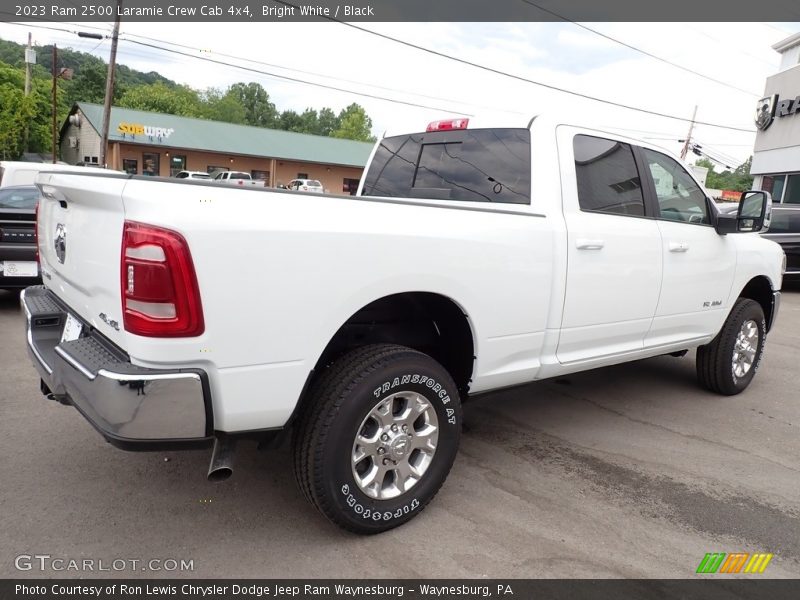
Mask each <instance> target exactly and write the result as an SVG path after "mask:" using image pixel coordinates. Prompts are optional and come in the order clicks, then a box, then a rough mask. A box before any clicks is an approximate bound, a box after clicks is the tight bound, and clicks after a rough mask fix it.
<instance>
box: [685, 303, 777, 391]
mask: <svg viewBox="0 0 800 600" xmlns="http://www.w3.org/2000/svg"><path fill="white" fill-rule="evenodd" d="M749 321H752V322H754V323H755V325H756V327H757V330H758V340H757V347H756V350H755V355H754V357H753V362H752V366H751V367H750V368H749V370H748V371H747V372H746V373H744V375H740V376H738V377H737V374H736V373H735V370H734V365H733V359H734V352H735V350H736V342H737V337H738V335H739V332H740V331H741V330H742V327H743V326H744V324H745V323H747V322H749ZM766 335H767V324H766V321H765V319H764V311H763V310H762V308H761V305H760V304H759V303H758V302H755V301H754V300H750V299H748V298H739V299H738V300H737V301H736V303H735V304H734V305H733V309H732V310H731V312H730V314H729V315H728V318H727V319H726V320H725V323H724V324H723V325H722V329H721V330H720V332H719V333H718V334H717V337H715V338H714V339H713V340H711V342H710V343H709V344H707V345H705V346H700V347H699V348H698V349H697V379H698V381H699V382H700V384H701V385H702V386H703V387H705V388H707V389H709V390H711V391H712V392H716V393H718V394H722V395H724V396H734V395H736V394H738V393H740V392H742V391H743V390H744V389H745V388H746V387H747V386H748V385H750V382H751V381H752V380H753V377H754V376H755V374H756V371H757V370H758V366H759V364H760V363H761V355H762V354H763V353H764V342H765V341H766Z"/></svg>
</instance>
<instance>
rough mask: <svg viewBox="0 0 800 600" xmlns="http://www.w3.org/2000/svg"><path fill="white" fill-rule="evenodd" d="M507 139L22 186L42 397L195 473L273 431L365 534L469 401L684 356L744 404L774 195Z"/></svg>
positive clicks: (584, 149) (429, 470)
mask: <svg viewBox="0 0 800 600" xmlns="http://www.w3.org/2000/svg"><path fill="white" fill-rule="evenodd" d="M520 125H521V126H520V127H516V128H498V127H494V128H476V127H473V126H470V124H469V123H468V121H467V120H466V119H456V120H452V121H438V122H434V123H431V124H430V125H429V126H428V127H427V130H425V131H422V132H420V133H412V134H407V135H400V136H397V137H387V138H384V139H382V140H380V141H379V142H378V143H377V144H376V146H375V148H374V150H373V154H372V156H371V158H370V162H369V163H368V166H367V168H366V170H365V173H364V178H363V179H362V182H361V188H360V189H359V190H358V195H357V196H334V195H328V194H317V193H314V194H312V193H306V192H297V191H289V190H273V189H264V188H261V189H255V188H252V187H249V186H245V187H241V188H240V187H228V186H220V185H217V184H214V183H213V182H207V183H206V182H203V181H195V182H192V183H187V182H182V181H176V180H175V179H159V178H152V177H137V176H127V175H114V174H109V175H89V174H81V173H66V172H62V173H42V174H40V175H39V177H38V179H37V182H38V185H39V187H40V189H41V192H42V200H41V203H40V205H39V212H38V247H39V258H40V261H41V272H42V276H43V286H39V287H31V288H28V289H27V290H25V291H24V293H23V296H22V303H23V306H24V309H25V313H26V318H27V343H28V346H29V351H30V355H31V357H32V360H33V363H34V365H35V366H36V369H37V370H38V372H39V374H40V376H41V379H42V385H41V389H42V392H43V393H44V394H45V395H47V396H48V397H49V398H52V399H56V400H59V401H61V402H63V403H65V404H71V405H73V406H74V407H75V408H77V409H78V410H79V411H80V412H81V414H82V415H83V416H84V417H86V419H88V420H89V421H90V423H92V425H94V427H95V428H96V429H97V430H98V431H99V432H100V433H101V434H102V435H103V436H104V437H105V438H106V439H107V440H108V441H109V442H111V443H112V444H115V445H117V446H119V447H122V448H127V449H164V448H173V449H177V448H182V447H183V448H191V447H197V446H198V445H200V446H202V445H207V446H210V445H212V444H213V447H214V449H213V451H212V454H211V464H210V467H209V478H210V479H224V478H225V477H227V476H229V475H230V474H231V470H232V464H233V463H232V460H233V455H234V449H235V443H236V441H237V440H240V439H242V438H249V439H254V438H255V439H262V440H264V439H268V438H272V437H275V436H280V435H281V434H282V433H285V432H290V433H291V435H292V440H293V450H294V469H295V473H296V477H297V480H298V482H299V484H300V487H301V489H302V491H303V493H304V494H305V496H306V497H307V498H308V500H309V501H311V502H312V503H313V504H314V505H315V506H316V507H317V508H318V509H319V510H320V511H321V512H322V513H323V514H324V515H325V516H326V517H328V518H329V519H330V520H331V521H333V522H334V523H336V524H338V525H340V526H341V527H344V528H346V529H349V530H351V531H355V532H360V533H376V532H380V531H384V530H386V529H389V528H392V527H395V526H397V525H400V524H402V523H404V522H406V521H408V520H409V519H411V518H413V517H414V516H415V515H417V514H419V513H420V512H421V511H422V509H423V508H424V507H425V505H426V504H427V503H428V502H429V501H430V500H431V499H432V498H433V497H434V495H435V494H436V492H437V491H438V490H439V488H440V487H441V485H442V484H443V483H444V481H445V478H446V477H447V474H448V472H449V471H450V467H451V466H452V464H453V461H454V459H455V457H456V452H457V449H458V443H459V437H460V433H461V402H462V401H463V400H465V399H466V398H467V395H468V394H479V393H482V392H487V391H491V390H495V389H499V388H503V387H507V386H513V385H518V384H523V383H526V382H531V381H534V380H538V379H544V378H548V377H555V376H560V375H564V374H567V373H573V372H576V371H584V370H588V369H593V368H596V367H602V366H606V365H612V364H615V363H621V362H625V361H632V360H638V359H642V358H646V357H651V356H657V355H663V354H677V355H680V354H682V353H685V351H686V350H687V349H690V348H695V347H696V348H697V376H698V379H699V382H700V384H701V385H702V386H704V387H706V388H708V389H709V390H711V391H713V392H716V393H719V394H725V395H733V394H737V393H739V392H741V391H742V390H744V389H745V388H746V387H747V386H748V384H749V383H750V381H751V380H752V378H753V376H754V375H755V373H756V370H757V368H758V365H759V361H760V360H761V355H762V352H763V349H764V342H765V339H766V335H767V332H768V331H769V330H770V327H772V324H773V322H774V321H775V318H776V314H777V312H778V306H779V299H780V289H781V278H782V271H783V269H784V254H783V252H782V251H781V249H780V248H779V246H778V245H777V244H775V243H774V242H771V241H769V240H766V239H764V238H762V237H760V236H759V235H758V234H757V232H759V231H761V230H762V229H763V228H764V227H765V226H767V225H768V222H769V215H770V208H771V207H770V204H771V200H770V198H769V195H768V194H767V193H765V192H747V193H745V194H744V195H743V199H742V202H741V203H740V207H739V210H738V212H737V213H736V214H729V215H723V214H720V213H719V211H718V210H717V209H716V207H715V205H714V203H713V202H712V201H711V200H710V199H709V198H707V197H706V194H705V193H704V191H703V188H702V187H701V185H699V184H698V183H697V181H696V180H695V179H694V177H693V176H692V174H691V173H690V172H689V171H688V170H687V169H686V168H685V167H684V166H683V165H682V164H681V163H680V162H678V161H677V160H676V159H675V158H673V157H672V156H670V155H668V154H667V153H665V152H664V151H663V150H661V149H659V148H657V147H654V146H651V145H650V144H647V143H643V142H638V141H635V140H632V139H629V138H625V137H621V136H618V135H615V134H611V133H605V132H602V131H597V130H595V129H592V128H591V127H587V126H579V125H576V124H574V122H571V121H560V120H556V119H554V118H549V117H546V116H542V117H537V118H535V119H533V120H532V121H531V122H530V123H528V124H527V126H525V125H524V124H520ZM421 129H424V127H422V128H421ZM243 215H244V216H245V218H244V219H243V218H242V216H243Z"/></svg>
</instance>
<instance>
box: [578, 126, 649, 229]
mask: <svg viewBox="0 0 800 600" xmlns="http://www.w3.org/2000/svg"><path fill="white" fill-rule="evenodd" d="M573 149H574V151H575V175H576V177H577V180H578V203H579V204H580V207H581V210H588V211H596V212H603V213H610V214H616V215H633V216H644V196H643V195H642V184H641V180H640V179H639V171H638V170H637V169H636V162H635V161H634V159H633V151H632V150H631V147H630V146H629V145H628V144H623V143H621V142H617V141H614V140H606V139H603V138H596V137H592V136H588V135H576V136H575V140H574V141H573Z"/></svg>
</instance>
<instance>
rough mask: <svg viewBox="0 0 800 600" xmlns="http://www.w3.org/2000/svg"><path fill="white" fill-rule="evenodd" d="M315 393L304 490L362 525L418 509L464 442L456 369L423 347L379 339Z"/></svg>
mask: <svg viewBox="0 0 800 600" xmlns="http://www.w3.org/2000/svg"><path fill="white" fill-rule="evenodd" d="M310 393H311V397H310V402H309V408H308V410H307V412H306V414H305V416H304V418H303V419H302V420H301V422H300V424H299V427H298V429H297V431H296V432H295V439H294V454H295V461H294V465H295V476H296V478H297V481H298V483H299V485H300V488H301V489H302V490H303V493H304V494H305V495H306V498H307V499H308V500H310V501H311V502H312V503H313V504H314V505H315V506H316V507H317V508H318V509H319V510H320V512H322V513H323V514H324V515H325V516H326V517H327V518H328V519H330V520H331V521H332V522H333V523H335V524H337V525H339V526H340V527H343V528H345V529H348V530H350V531H354V532H356V533H379V532H382V531H386V530H387V529H391V528H393V527H397V526H398V525H401V524H403V523H405V522H407V521H409V520H411V519H412V518H413V517H414V516H416V515H417V514H419V513H420V512H421V511H422V509H423V508H425V506H426V505H427V504H428V502H430V501H431V499H433V497H434V496H435V495H436V493H437V492H438V491H439V488H440V487H441V486H442V484H443V483H444V480H445V479H446V478H447V474H448V473H449V472H450V468H451V466H452V465H453V461H454V460H455V457H456V452H457V451H458V442H459V438H460V434H461V403H460V400H459V396H458V391H457V389H456V385H455V383H454V382H453V380H452V378H451V377H450V375H449V373H448V372H447V371H446V370H445V369H444V368H443V367H442V366H441V365H440V364H439V363H438V362H436V361H435V360H433V359H432V358H431V357H430V356H427V355H426V354H423V353H421V352H417V351H416V350H412V349H410V348H406V347H403V346H395V345H389V344H374V345H370V346H365V347H363V348H359V349H357V350H354V351H352V352H350V353H348V354H346V355H345V356H343V357H341V358H340V359H338V360H337V361H335V362H334V363H333V364H332V365H331V366H329V367H328V368H327V369H326V370H325V372H324V373H323V374H322V375H321V376H320V377H319V378H318V380H317V381H316V382H315V383H314V385H313V386H312V389H311V391H310Z"/></svg>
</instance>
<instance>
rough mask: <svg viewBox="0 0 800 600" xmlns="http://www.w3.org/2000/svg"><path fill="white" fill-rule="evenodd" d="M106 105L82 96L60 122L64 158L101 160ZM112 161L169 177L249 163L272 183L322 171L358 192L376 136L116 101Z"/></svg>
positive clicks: (341, 188) (330, 184)
mask: <svg viewBox="0 0 800 600" xmlns="http://www.w3.org/2000/svg"><path fill="white" fill-rule="evenodd" d="M102 121H103V107H102V105H99V104H89V103H86V102H78V103H76V104H75V105H74V106H73V107H72V110H71V111H70V114H69V117H67V120H66V121H65V122H64V124H63V126H62V127H61V136H60V148H61V159H62V160H64V161H66V162H68V163H70V164H78V163H85V164H97V163H98V161H99V157H100V156H101V152H100V140H101V138H100V132H101V129H102ZM108 142H109V149H108V167H109V168H111V169H117V170H122V171H127V172H128V173H132V174H136V175H151V176H161V177H167V176H172V175H175V174H176V173H178V172H179V171H184V170H187V171H205V172H208V173H211V172H214V171H219V170H231V171H245V172H248V173H250V174H251V175H252V176H253V177H254V178H256V179H261V180H263V181H264V183H265V185H268V186H278V185H283V184H286V183H288V182H289V181H290V180H292V179H318V180H320V181H321V182H322V184H323V186H324V187H325V189H326V191H329V192H332V193H354V192H355V189H356V187H357V186H358V180H359V178H360V177H361V171H362V169H363V168H364V165H365V164H366V163H367V159H368V158H369V154H370V152H371V151H372V144H371V143H366V142H356V141H353V140H342V139H337V138H331V137H324V136H318V135H309V134H304V133H293V132H290V131H279V130H276V129H265V128H263V127H250V126H247V125H235V124H233V123H222V122H219V121H207V120H204V119H194V118H191V117H179V116H176V115H168V114H163V113H154V112H146V111H142V110H133V109H129V108H119V107H116V106H115V107H113V108H112V109H111V118H110V126H109V136H108Z"/></svg>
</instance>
